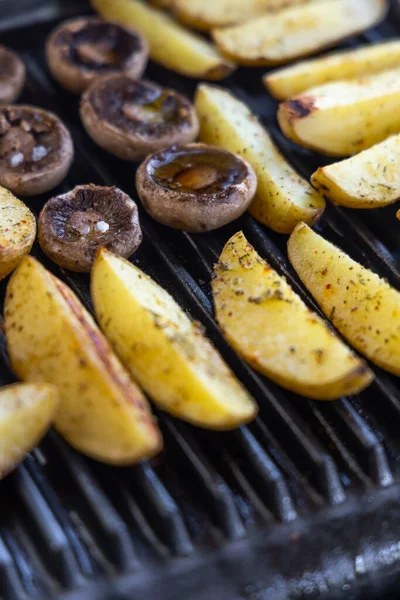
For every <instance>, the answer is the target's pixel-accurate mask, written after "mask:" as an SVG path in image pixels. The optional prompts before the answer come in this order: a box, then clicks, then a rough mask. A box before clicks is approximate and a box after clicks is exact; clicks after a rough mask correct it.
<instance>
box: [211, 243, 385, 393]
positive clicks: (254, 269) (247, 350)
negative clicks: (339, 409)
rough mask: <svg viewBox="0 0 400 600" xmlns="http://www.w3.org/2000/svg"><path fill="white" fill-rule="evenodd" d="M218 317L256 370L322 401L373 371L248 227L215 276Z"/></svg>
mask: <svg viewBox="0 0 400 600" xmlns="http://www.w3.org/2000/svg"><path fill="white" fill-rule="evenodd" d="M212 290H213V297H214V305H215V313H216V317H217V321H218V323H219V325H220V327H221V329H222V331H223V333H224V335H225V337H226V339H227V340H228V342H229V343H230V344H231V345H232V346H233V348H234V349H235V350H236V352H237V353H238V354H240V355H241V356H242V357H243V358H244V360H246V361H247V362H248V363H249V364H250V365H251V366H252V367H254V369H256V370H257V371H260V372H261V373H263V375H266V376H267V377H269V378H270V379H272V380H273V381H275V382H276V383H278V384H279V385H281V386H282V387H284V388H286V389H289V390H291V391H293V392H296V393H298V394H301V395H302V396H308V397H310V398H315V399H319V400H335V399H336V398H340V397H341V396H345V395H350V394H356V393H358V392H360V391H361V390H362V389H364V388H365V387H366V386H367V385H369V383H370V382H371V381H372V379H373V375H372V373H371V371H370V370H369V369H368V367H367V366H366V364H365V363H364V362H363V361H362V360H360V359H359V358H358V357H357V356H356V355H355V354H354V353H353V352H352V351H351V350H350V349H349V348H348V347H347V346H346V345H345V344H343V342H342V341H341V340H340V339H339V338H338V337H336V336H335V335H334V333H333V332H332V331H331V330H330V329H329V327H328V326H327V325H326V324H325V323H324V322H323V320H322V319H321V318H320V317H319V316H318V315H317V314H316V313H313V312H312V311H310V310H309V309H308V308H307V306H306V305H305V304H304V303H303V301H302V300H301V299H300V298H299V296H297V294H295V293H294V291H293V290H292V288H291V287H290V286H289V285H288V283H287V282H286V280H285V278H284V277H281V276H279V275H278V273H277V272H276V271H274V270H273V269H272V268H271V267H270V266H269V265H268V264H267V263H266V262H265V261H264V260H262V259H261V257H260V256H259V255H258V254H257V252H256V251H255V250H254V248H253V247H252V246H251V245H250V244H249V243H248V242H247V240H246V238H245V237H244V235H243V233H242V232H239V233H237V234H236V235H234V236H233V237H232V238H231V239H230V240H229V242H228V243H227V244H226V245H225V248H224V249H223V251H222V254H221V256H220V259H219V262H218V263H217V264H216V265H215V267H214V279H213V281H212Z"/></svg>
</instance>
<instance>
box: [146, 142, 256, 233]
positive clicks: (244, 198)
mask: <svg viewBox="0 0 400 600" xmlns="http://www.w3.org/2000/svg"><path fill="white" fill-rule="evenodd" d="M136 186H137V190H138V194H139V197H140V199H141V201H142V203H143V206H144V208H145V209H146V211H147V212H148V213H149V214H150V215H151V216H152V217H153V218H154V219H156V220H157V221H159V222H160V223H163V224H164V225H169V226H170V227H174V228H175V229H183V230H184V231H192V232H200V231H210V230H212V229H217V228H218V227H222V225H225V224H226V223H230V222H231V221H234V220H235V219H237V218H238V217H239V216H240V215H241V214H242V213H244V211H245V210H246V209H247V207H248V206H249V204H250V202H251V200H252V198H253V196H254V194H255V192H256V188H257V178H256V175H255V173H254V171H253V169H252V168H251V166H250V165H249V164H248V163H247V162H246V161H244V160H243V159H241V158H239V157H238V156H235V154H232V153H231V152H228V151H227V150H223V149H222V148H217V147H216V146H208V145H206V144H188V145H187V146H180V147H179V146H178V147H172V148H167V149H166V150H163V151H161V152H157V153H156V154H153V155H152V156H149V157H148V158H147V159H146V160H145V161H144V162H143V163H142V164H141V165H140V167H139V169H138V171H137V175H136Z"/></svg>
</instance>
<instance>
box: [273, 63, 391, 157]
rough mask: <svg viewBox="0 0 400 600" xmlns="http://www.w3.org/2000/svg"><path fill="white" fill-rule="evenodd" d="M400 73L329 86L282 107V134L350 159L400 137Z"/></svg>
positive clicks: (308, 145) (319, 88) (379, 74)
mask: <svg viewBox="0 0 400 600" xmlns="http://www.w3.org/2000/svg"><path fill="white" fill-rule="evenodd" d="M399 102H400V68H399V69H393V70H390V71H383V72H382V73H378V74H376V75H371V76H368V77H362V78H358V79H349V80H348V81H337V82H333V83H327V84H325V85H321V86H319V87H315V88H311V89H310V90H307V92H305V93H304V95H302V96H297V97H296V98H293V99H292V100H288V101H287V102H283V103H282V104H281V105H280V106H279V110H278V120H279V124H280V126H281V128H282V131H283V133H284V134H285V135H286V136H287V137H289V138H291V139H292V140H294V141H295V142H297V143H298V144H301V145H302V146H305V147H306V148H312V149H313V150H317V151H319V152H322V153H323V154H327V155H329V156H350V155H352V154H356V153H357V152H361V150H365V149H366V148H370V147H371V146H373V145H374V144H377V143H379V142H381V141H382V140H384V139H385V138H387V137H388V136H389V135H391V134H393V133H399V132H400V112H399V110H398V106H399Z"/></svg>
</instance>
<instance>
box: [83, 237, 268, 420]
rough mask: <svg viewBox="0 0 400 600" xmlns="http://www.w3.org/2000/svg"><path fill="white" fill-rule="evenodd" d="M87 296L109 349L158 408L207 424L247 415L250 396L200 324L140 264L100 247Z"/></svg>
mask: <svg viewBox="0 0 400 600" xmlns="http://www.w3.org/2000/svg"><path fill="white" fill-rule="evenodd" d="M92 297H93V303H94V306H95V310H96V315H97V317H98V320H99V322H100V325H101V326H102V328H103V330H104V332H105V334H106V335H107V336H108V338H109V339H110V340H111V342H112V344H113V345H114V347H115V350H116V352H117V353H118V354H119V355H120V356H121V358H122V360H123V361H124V362H125V364H126V365H127V367H128V369H129V370H130V371H131V373H132V374H133V375H134V376H135V377H136V379H137V381H139V383H140V384H141V385H142V386H143V389H145V390H146V392H147V393H148V394H149V395H150V396H151V397H152V399H153V400H154V402H155V403H156V404H157V405H158V406H159V407H160V408H162V409H163V410H166V411H168V412H170V413H172V414H173V415H176V416H177V417H180V418H181V419H185V420H186V421H190V422H191V423H194V424H196V425H200V426H201V427H205V428H209V429H232V428H234V427H237V426H239V425H241V424H243V423H247V422H248V421H251V420H252V419H254V417H255V415H256V413H257V406H256V404H255V402H254V400H253V399H252V398H251V397H250V396H249V394H248V393H247V392H246V390H245V389H244V388H243V387H242V385H241V384H240V383H239V382H238V381H237V380H236V379H235V377H234V375H233V374H232V372H231V371H230V370H229V369H228V367H227V366H226V364H225V363H224V361H223V360H222V358H221V357H220V355H219V354H218V352H217V351H216V350H215V348H214V347H213V346H212V344H211V343H210V342H209V341H208V339H207V338H206V337H205V336H204V334H203V332H202V329H201V326H200V325H199V324H198V323H195V322H193V321H191V320H190V319H189V317H188V316H187V315H186V314H185V313H184V312H183V310H182V309H181V308H180V307H179V306H178V304H177V303H176V302H175V301H174V300H173V299H172V298H171V296H170V295H169V294H168V293H167V292H166V291H165V290H163V289H162V288H161V287H160V286H159V285H157V284H156V283H155V282H154V281H152V280H151V279H150V277H148V276H147V275H145V274H144V273H142V271H140V269H138V268H137V267H135V266H133V265H131V264H130V263H129V262H127V261H126V260H124V259H122V258H120V257H118V256H116V255H114V254H112V253H111V252H109V251H107V250H104V249H102V250H100V252H99V254H98V255H97V258H96V261H95V264H94V267H93V270H92Z"/></svg>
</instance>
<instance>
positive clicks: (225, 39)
mask: <svg viewBox="0 0 400 600" xmlns="http://www.w3.org/2000/svg"><path fill="white" fill-rule="evenodd" d="M387 8H388V3H387V0H319V2H312V3H310V4H305V5H304V6H295V7H290V8H287V9H284V10H282V11H280V12H278V13H276V14H275V15H268V14H266V15H262V16H260V17H256V18H255V19H252V20H251V21H247V23H244V24H240V25H236V26H233V27H225V28H222V29H214V31H213V37H214V40H215V41H216V43H217V46H218V47H219V49H220V50H221V52H223V53H224V54H225V55H226V56H228V57H229V58H232V59H234V60H235V61H237V62H238V63H239V64H242V65H279V64H282V63H285V62H288V61H290V60H293V59H295V58H300V57H302V56H307V55H309V54H314V53H316V52H318V51H319V50H321V49H322V48H327V47H329V46H333V45H335V44H337V43H338V42H339V41H341V40H343V39H345V38H347V37H350V36H352V35H354V34H356V33H359V32H361V31H364V30H365V29H368V28H369V27H372V26H373V25H375V24H377V23H379V22H380V21H381V20H382V19H383V18H384V17H385V15H386V12H387Z"/></svg>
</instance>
